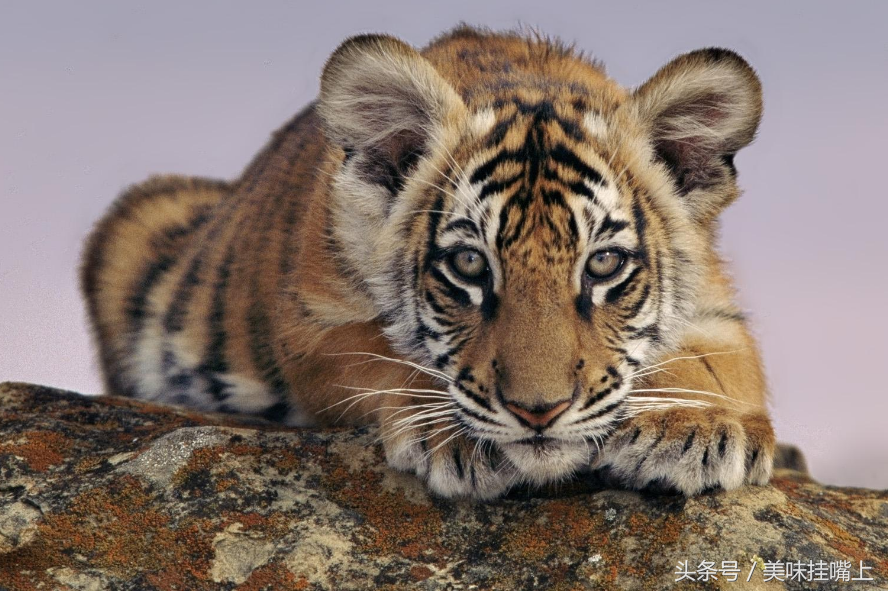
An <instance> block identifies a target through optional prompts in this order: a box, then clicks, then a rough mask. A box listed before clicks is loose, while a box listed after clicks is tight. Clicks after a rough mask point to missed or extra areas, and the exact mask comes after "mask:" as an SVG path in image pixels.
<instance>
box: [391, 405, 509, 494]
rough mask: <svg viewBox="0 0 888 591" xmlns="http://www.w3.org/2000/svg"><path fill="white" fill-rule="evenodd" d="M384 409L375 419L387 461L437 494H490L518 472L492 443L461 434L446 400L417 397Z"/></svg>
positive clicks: (502, 490)
mask: <svg viewBox="0 0 888 591" xmlns="http://www.w3.org/2000/svg"><path fill="white" fill-rule="evenodd" d="M411 402H412V404H407V405H404V406H403V407H401V408H391V409H388V410H386V411H385V414H384V415H383V417H382V420H381V422H380V424H381V430H380V431H381V434H382V439H383V446H384V449H385V453H386V459H387V461H388V463H389V465H390V466H392V467H393V468H396V469H398V470H403V471H406V472H411V473H414V474H416V475H417V476H419V477H420V478H422V479H423V480H425V481H426V483H427V485H428V487H429V489H430V490H431V491H432V492H433V493H435V494H437V495H440V496H442V497H447V498H458V497H471V498H473V499H479V500H484V499H493V498H496V497H499V496H501V495H502V494H503V493H505V492H506V491H507V490H508V489H509V488H510V487H511V485H512V484H514V483H515V482H516V481H517V479H518V475H517V472H516V470H515V468H514V466H513V465H512V463H511V462H509V460H507V459H506V458H505V456H504V455H503V454H502V453H501V452H500V450H499V448H498V447H497V446H496V444H493V443H492V442H490V441H479V440H476V439H472V438H470V437H468V436H467V434H466V431H467V429H466V428H465V427H464V425H463V424H462V423H460V422H459V421H458V420H457V419H456V418H455V416H456V415H455V405H454V404H453V403H452V402H449V401H447V400H440V401H438V400H434V401H430V400H429V399H417V400H415V401H411Z"/></svg>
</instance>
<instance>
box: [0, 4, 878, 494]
mask: <svg viewBox="0 0 888 591" xmlns="http://www.w3.org/2000/svg"><path fill="white" fill-rule="evenodd" d="M460 21H466V22H468V23H472V24H482V25H487V26H490V27H494V28H511V27H515V26H516V25H518V24H527V25H533V26H536V27H539V29H540V30H541V31H543V32H545V33H548V34H551V35H557V36H560V37H562V38H564V39H566V40H569V41H575V42H576V43H577V45H579V46H580V47H581V48H583V49H586V50H588V51H589V52H591V53H592V54H593V55H595V56H596V57H597V58H599V59H601V60H603V61H604V62H605V64H606V65H607V68H608V71H609V73H610V74H611V76H613V77H614V78H615V79H616V80H618V81H619V82H621V83H623V84H625V85H629V86H632V85H637V84H640V83H641V82H643V81H644V80H645V79H646V78H647V77H648V76H650V75H651V74H653V73H654V71H655V70H656V69H657V68H658V67H659V66H661V65H663V64H664V63H665V62H666V61H668V60H669V59H670V58H672V57H674V56H675V55H677V54H678V53H681V52H684V51H688V50H691V49H695V48H698V47H703V46H713V45H717V46H724V47H729V48H732V49H734V50H736V51H738V52H740V53H741V54H742V55H744V56H745V57H746V58H747V59H748V60H749V62H750V63H751V64H753V66H754V67H755V68H756V69H757V70H758V72H759V74H760V76H761V78H762V82H763V84H764V89H765V117H764V121H763V123H762V126H761V129H760V133H759V138H758V140H757V141H756V143H755V144H753V145H752V146H751V147H750V148H747V149H746V150H744V151H743V152H741V153H740V155H739V156H738V158H737V165H738V168H739V171H740V177H739V178H740V184H741V185H742V187H743V189H744V190H745V194H744V196H743V197H742V198H741V199H740V201H739V202H738V203H737V204H735V205H734V206H732V207H731V209H730V210H729V211H728V212H727V213H726V214H725V216H724V228H723V240H722V244H723V251H724V253H725V255H726V257H727V258H728V259H730V260H732V261H733V269H734V273H735V275H736V279H737V283H738V286H739V298H740V301H741V303H742V304H743V306H744V307H745V308H746V309H748V310H749V312H750V316H751V318H752V323H753V327H754V330H755V332H756V334H757V335H758V336H759V338H760V341H761V344H762V347H763V349H764V355H765V361H766V364H767V370H768V374H769V376H770V384H771V389H772V391H773V411H774V415H775V418H776V427H777V431H778V436H779V438H780V439H782V440H785V441H791V442H794V443H796V444H798V445H800V446H801V448H802V449H803V450H804V451H805V453H806V454H807V457H808V460H809V463H810V465H811V469H812V472H813V475H814V476H815V477H816V478H818V479H820V480H822V481H824V482H827V483H835V484H850V485H860V486H870V487H878V488H888V389H886V387H884V386H883V385H882V384H881V380H882V379H884V376H885V370H886V365H888V358H886V353H888V347H886V343H885V338H886V337H885V335H886V332H888V312H886V295H888V277H886V275H888V273H886V270H888V269H886V263H885V261H886V256H888V237H886V235H888V228H886V222H885V220H886V217H888V194H886V180H885V179H886V168H888V162H886V150H885V146H886V138H888V115H886V110H885V109H886V105H888V101H886V97H888V41H886V39H888V35H886V30H885V27H886V24H888V2H879V1H873V2H866V3H864V2H848V1H846V2H841V3H839V2H832V3H829V4H827V3H819V2H788V1H785V2H749V1H744V2H731V3H727V2H724V3H723V2H708V1H707V2H693V1H683V2H676V1H670V2H659V1H658V2H613V1H609V2H594V1H591V0H587V1H585V2H574V3H570V2H559V1H555V0H545V1H541V0H535V1H532V2H528V1H523V0H521V1H518V0H510V1H497V2H481V1H478V0H474V1H463V0H448V1H447V2H436V3H429V4H421V3H418V2H415V1H413V2H411V1H402V2H395V1H391V2H370V1H364V2H353V3H340V2H335V1H327V2H323V3H318V4H308V3H295V2H261V3H246V2H244V3H231V2H205V3H203V4H200V3H180V2H158V1H156V0H151V1H150V2H149V1H142V2H107V3H97V2H77V3H73V2H71V3H69V2H53V3H42V2H12V1H4V2H2V4H0V224H2V225H0V228H2V229H0V380H21V381H31V382H39V383H43V384H48V385H53V386H60V387H64V388H70V389H73V390H78V391H82V392H98V391H99V390H100V381H99V375H98V366H97V363H96V361H95V358H94V356H93V352H92V348H91V343H90V337H89V332H88V329H87V326H86V322H85V315H84V310H83V306H82V303H81V300H80V296H79V294H78V291H77V285H76V268H77V266H78V258H79V255H80V249H81V244H82V241H83V238H84V237H85V235H86V233H87V232H88V231H89V229H90V226H91V224H92V223H93V222H94V221H95V220H96V219H97V218H98V217H99V216H100V215H101V214H102V212H103V211H104V210H105V208H106V207H107V206H108V205H109V203H110V202H111V201H112V199H113V198H114V197H115V195H116V194H117V193H118V192H119V191H120V190H121V189H122V188H123V187H124V186H126V185H127V184H129V183H132V182H136V181H139V180H142V179H144V178H145V177H146V176H147V175H149V174H150V173H155V172H178V173H186V174H196V175H205V176H214V177H222V178H231V177H234V176H236V175H238V173H239V172H240V170H241V168H242V167H243V166H244V165H245V164H246V163H247V162H248V161H249V159H250V158H251V157H252V156H253V155H254V154H255V153H256V151H257V150H258V149H259V148H260V147H261V146H262V145H263V143H264V142H265V141H266V139H267V138H268V137H269V134H270V133H271V132H272V131H273V130H274V129H275V128H276V127H277V126H278V125H280V124H281V123H283V122H284V121H285V120H286V119H287V118H289V117H290V116H291V115H293V114H294V113H295V112H296V111H297V110H298V109H299V108H300V107H302V106H303V105H304V104H305V103H307V102H308V101H310V100H312V98H313V97H314V96H315V94H316V92H317V89H318V75H319V73H320V70H321V67H322V65H323V63H324V59H325V58H326V57H327V56H328V55H329V53H330V52H331V51H332V50H333V49H334V48H335V47H336V45H337V44H338V43H339V42H341V41H342V40H343V39H344V38H345V37H347V36H349V35H352V34H355V33H359V32H368V31H377V32H389V33H393V34H396V35H398V36H400V37H401V38H403V39H405V40H406V41H408V42H410V43H413V44H415V45H423V44H425V43H426V42H427V41H428V40H429V39H431V38H432V37H434V36H435V35H437V34H439V33H441V32H442V31H443V30H445V29H447V28H450V27H452V26H453V25H455V24H457V23H458V22H460Z"/></svg>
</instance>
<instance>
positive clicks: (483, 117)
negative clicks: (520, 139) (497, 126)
mask: <svg viewBox="0 0 888 591" xmlns="http://www.w3.org/2000/svg"><path fill="white" fill-rule="evenodd" d="M494 123H496V115H495V114H494V112H493V109H482V110H481V111H478V112H477V113H475V114H474V115H472V118H471V119H470V120H469V128H470V129H471V130H472V133H473V134H474V135H475V136H483V135H485V134H486V133H487V132H489V131H490V130H491V128H492V127H493V124H494Z"/></svg>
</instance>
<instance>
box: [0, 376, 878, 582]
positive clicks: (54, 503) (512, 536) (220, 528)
mask: <svg viewBox="0 0 888 591" xmlns="http://www.w3.org/2000/svg"><path fill="white" fill-rule="evenodd" d="M784 463H788V464H791V465H794V466H796V467H799V466H803V460H801V458H800V456H799V455H798V454H797V453H793V452H792V451H791V450H785V455H784ZM683 561H687V563H688V566H689V571H692V572H694V573H695V574H692V575H691V576H693V577H694V578H695V579H700V578H701V577H702V575H701V573H702V572H703V569H700V568H699V567H700V563H701V562H704V561H709V562H712V563H714V565H713V568H714V569H715V571H716V572H715V574H716V576H717V577H718V579H717V580H713V579H710V580H707V581H701V580H696V581H693V582H691V581H688V580H685V581H681V582H676V578H678V577H679V576H680V575H678V574H676V571H677V567H678V566H679V564H680V563H682V562H683ZM723 561H736V563H737V567H738V569H739V570H740V573H739V575H738V576H737V581H736V582H730V581H729V580H727V579H728V578H730V577H727V578H726V573H725V571H724V570H723V567H724V566H726V565H725V564H723ZM776 561H783V565H782V566H780V567H777V566H776ZM786 561H791V562H796V561H800V562H801V563H802V564H801V566H802V567H804V568H803V570H805V572H804V573H803V574H802V575H801V576H800V575H796V577H797V578H796V580H792V579H791V577H792V574H790V576H789V577H787V576H785V563H786ZM809 561H810V562H811V563H812V567H813V570H811V571H808V570H806V569H807V568H808V567H807V564H808V562H809ZM818 561H823V565H826V567H824V568H826V571H825V572H826V574H825V575H824V574H823V573H820V571H818V570H817V567H818ZM839 561H848V563H849V565H848V566H849V571H848V578H849V579H851V578H855V577H856V578H861V574H862V575H863V577H867V578H872V579H873V580H872V581H850V580H849V581H848V582H841V581H836V580H834V579H835V578H836V577H841V576H842V574H841V569H840V570H836V564H834V565H833V570H834V571H835V572H834V573H833V575H834V576H833V577H832V579H833V580H829V579H827V580H822V581H817V580H806V579H807V578H808V576H812V577H816V576H817V575H818V573H819V574H820V575H821V577H824V576H828V575H829V572H828V571H829V563H838V564H839V565H841V563H840V562H839ZM861 561H862V563H863V566H865V567H870V569H869V570H864V571H862V573H861V571H860V563H861ZM753 563H755V570H754V572H753V575H752V577H751V579H750V581H749V582H746V578H747V576H748V573H749V570H750V568H752V566H753ZM768 563H771V566H770V567H768V568H770V569H771V570H773V571H776V572H777V573H778V574H779V575H781V577H782V578H784V579H785V580H784V581H782V582H781V581H779V580H777V579H776V578H775V579H773V580H771V581H769V582H765V581H764V578H767V576H763V575H765V567H766V566H768ZM823 565H820V566H821V567H822V566H823ZM728 566H729V565H728ZM535 588H540V589H563V590H568V589H570V590H574V589H576V590H580V589H654V590H657V589H783V588H785V589H824V590H827V589H829V590H832V589H886V588H888V491H881V492H880V491H873V490H863V489H849V488H835V487H825V486H821V485H819V484H817V483H815V482H813V481H811V480H810V479H809V478H807V476H805V474H803V473H801V472H798V471H792V470H781V471H779V472H778V474H777V475H776V477H775V478H774V480H773V483H772V484H771V485H770V486H766V487H748V488H743V489H741V490H737V491H731V492H727V493H726V492H713V493H709V494H704V495H701V496H699V497H697V498H694V499H684V498H682V497H677V496H663V495H660V496H657V495H652V494H651V495H646V494H638V493H632V492H625V491H619V490H608V489H603V488H601V487H600V483H597V482H596V481H594V479H593V478H591V477H590V478H588V479H586V480H582V481H577V482H573V483H565V484H564V485H562V486H560V487H559V488H558V489H556V490H547V491H516V492H515V493H513V494H512V495H511V496H510V497H509V498H507V499H504V500H501V501H498V502H494V503H487V504H473V503H468V502H461V503H453V502H445V501H442V500H439V499H434V498H430V497H429V496H428V495H427V494H426V492H425V489H424V488H423V486H422V485H421V484H420V483H419V482H418V481H416V480H415V479H414V478H412V477H410V476H408V475H405V474H400V473H397V472H394V471H392V470H390V469H389V468H388V467H386V465H385V462H384V460H383V458H382V455H381V452H380V450H379V447H378V446H377V445H376V435H375V431H373V430H372V429H362V430H327V431H312V430H287V429H281V428H275V427H271V426H267V425H256V424H252V425H251V424H245V423H242V422H240V423H239V422H237V421H236V420H234V419H232V418H230V417H219V416H206V415H199V414H196V413H190V412H187V411H180V410H176V409H171V408H168V407H161V406H156V405H151V404H146V403H140V402H135V401H131V400H124V399H117V398H87V397H82V396H79V395H77V394H72V393H66V392H61V391H57V390H50V389H47V388H42V387H38V386H29V385H24V384H3V385H0V590H6V589H9V590H29V589H65V590H88V589H96V590H98V589H103V590H104V589H122V590H125V589H163V590H173V589H188V590H199V589H241V590H259V589H335V590H348V589H426V590H437V589H465V590H469V589H478V590H484V589H507V590H515V589H535Z"/></svg>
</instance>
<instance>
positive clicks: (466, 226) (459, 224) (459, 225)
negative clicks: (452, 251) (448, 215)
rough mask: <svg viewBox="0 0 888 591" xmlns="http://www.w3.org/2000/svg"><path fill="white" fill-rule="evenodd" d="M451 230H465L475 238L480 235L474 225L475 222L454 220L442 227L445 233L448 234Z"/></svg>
mask: <svg viewBox="0 0 888 591" xmlns="http://www.w3.org/2000/svg"><path fill="white" fill-rule="evenodd" d="M452 230H466V231H468V232H471V233H472V234H474V235H475V236H479V235H480V233H479V232H478V226H476V225H475V222H473V221H472V220H467V219H459V220H455V221H452V222H450V223H449V224H447V225H446V226H444V231H445V232H450V231H452Z"/></svg>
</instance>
